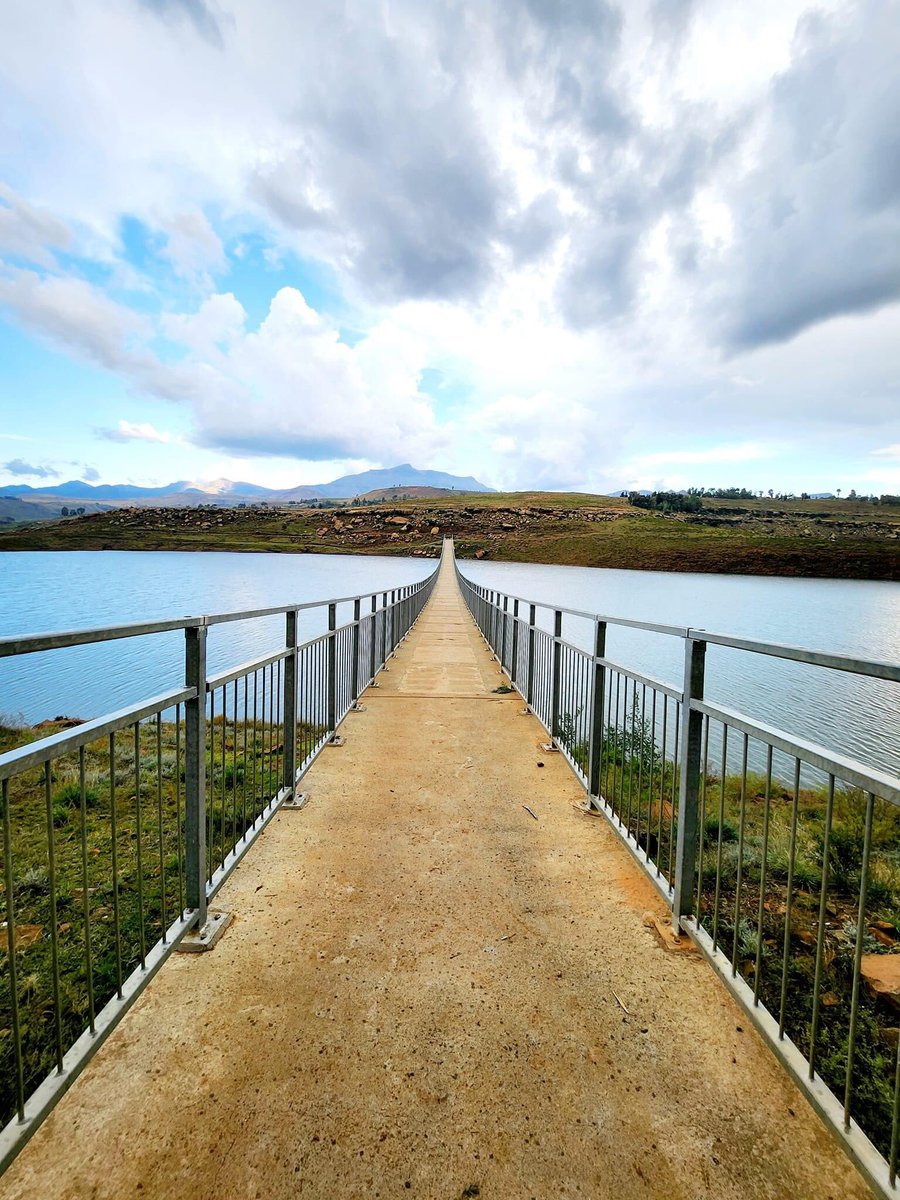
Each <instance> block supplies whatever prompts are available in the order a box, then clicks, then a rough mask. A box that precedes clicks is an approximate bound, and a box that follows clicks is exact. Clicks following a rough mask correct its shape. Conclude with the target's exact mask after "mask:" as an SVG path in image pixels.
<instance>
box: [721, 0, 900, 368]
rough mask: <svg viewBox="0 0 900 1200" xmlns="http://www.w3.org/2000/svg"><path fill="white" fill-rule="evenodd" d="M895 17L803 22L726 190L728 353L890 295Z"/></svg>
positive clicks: (858, 13) (894, 275) (896, 243)
mask: <svg viewBox="0 0 900 1200" xmlns="http://www.w3.org/2000/svg"><path fill="white" fill-rule="evenodd" d="M898 53H900V22H898V21H897V13H896V11H895V10H893V6H892V5H883V4H881V3H878V2H877V0H862V2H861V3H859V4H858V5H855V6H853V7H852V8H848V9H846V10H842V11H840V12H838V13H835V14H832V15H830V16H824V15H823V14H821V13H810V14H809V15H807V16H805V17H803V18H802V20H801V22H800V24H799V26H798V29H797V34H796V38H795V42H794V47H793V54H792V61H791V63H790V65H789V67H788V68H787V69H785V70H784V71H782V72H781V73H780V74H779V75H778V76H776V78H775V79H774V80H773V81H772V84H771V86H770V89H769V94H768V96H767V97H766V100H765V102H764V104H762V105H761V107H760V110H759V113H758V127H757V131H756V136H757V138H758V153H757V155H756V160H755V162H754V163H753V165H752V167H751V168H750V169H749V170H748V171H747V172H746V173H745V174H744V176H743V177H742V178H740V179H738V180H736V181H735V182H734V184H733V186H732V187H731V189H730V191H729V194H728V202H729V207H730V209H731V217H732V222H733V226H734V234H735V237H734V243H733V246H732V247H731V248H730V250H729V251H728V252H727V253H726V254H725V255H724V256H723V259H722V261H721V263H719V264H718V266H717V271H718V272H719V274H718V280H717V284H716V287H715V293H716V303H717V304H718V305H721V306H722V310H721V311H722V312H723V313H724V320H723V328H724V332H725V335H726V337H727V338H728V340H729V342H730V344H731V345H732V346H740V347H744V346H756V345H759V344H761V343H766V342H775V341H783V340H786V339H789V338H791V337H793V336H795V335H796V334H797V333H798V332H799V331H801V330H803V329H805V328H809V327H810V326H813V325H815V324H818V323H820V322H822V321H825V320H827V319H829V318H831V317H834V316H836V315H840V314H846V313H854V312H864V311H867V310H870V309H873V308H876V307H878V306H879V305H883V304H886V303H888V302H891V301H896V300H897V299H898V298H900V166H898V163H900V133H898V129H900V124H898V122H900V75H898V72H897V69H896V66H897V56H898Z"/></svg>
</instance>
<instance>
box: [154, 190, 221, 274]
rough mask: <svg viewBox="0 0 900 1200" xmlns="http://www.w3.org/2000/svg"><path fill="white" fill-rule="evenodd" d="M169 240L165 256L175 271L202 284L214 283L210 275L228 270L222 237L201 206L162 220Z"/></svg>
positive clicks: (164, 250)
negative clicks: (201, 209)
mask: <svg viewBox="0 0 900 1200" xmlns="http://www.w3.org/2000/svg"><path fill="white" fill-rule="evenodd" d="M159 227H160V228H161V229H162V230H163V231H164V232H165V233H166V235H167V238H168V240H167V242H166V245H165V247H164V248H163V250H162V257H163V258H165V259H168V261H169V262H170V263H171V264H172V266H173V268H174V270H175V273H176V274H177V275H180V276H181V277H182V278H183V279H186V280H187V281H188V282H190V283H193V284H195V285H197V286H200V287H206V288H209V287H211V286H212V280H211V275H217V274H219V273H221V272H222V271H224V270H225V268H226V266H227V259H226V257H225V247H224V246H223V245H222V240H221V238H220V237H219V235H218V234H217V233H216V231H215V230H214V229H213V227H212V226H211V225H210V223H209V221H208V220H207V218H206V215H205V214H204V213H203V212H201V211H200V210H199V209H195V210H193V211H191V212H182V213H178V214H177V215H176V216H173V217H169V218H165V219H163V220H161V221H160V222H159Z"/></svg>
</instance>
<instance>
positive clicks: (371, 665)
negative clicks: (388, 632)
mask: <svg viewBox="0 0 900 1200" xmlns="http://www.w3.org/2000/svg"><path fill="white" fill-rule="evenodd" d="M377 610H378V597H377V595H376V594H375V593H374V592H373V593H372V621H371V625H372V637H371V641H372V644H371V646H370V647H369V679H370V680H371V679H374V678H375V641H376V636H375V635H376V634H377V632H378V629H377V625H376V622H377V620H378V618H377V616H376V615H375V614H376V612H377Z"/></svg>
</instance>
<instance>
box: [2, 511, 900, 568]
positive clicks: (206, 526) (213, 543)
mask: <svg viewBox="0 0 900 1200" xmlns="http://www.w3.org/2000/svg"><path fill="white" fill-rule="evenodd" d="M446 534H450V535H452V536H453V537H454V538H455V539H456V545H457V553H458V554H459V556H460V557H461V558H491V559H497V560H502V561H508V562H537V563H558V564H569V565H573V566H590V567H619V568H629V569H643V570H667V571H703V572H721V573H725V574H748V575H806V576H814V577H815V576H817V577H822V578H844V579H886V580H898V579H900V507H897V506H888V505H870V504H866V503H861V502H855V501H786V502H777V501H771V500H767V501H747V502H737V503H736V502H734V501H731V502H727V503H722V502H716V501H706V502H705V503H704V509H703V511H702V512H699V513H657V512H649V511H646V510H643V509H637V508H632V507H631V506H630V505H628V503H627V502H626V501H625V500H622V499H618V498H608V497H601V496H583V495H575V494H559V493H553V494H549V493H547V494H545V493H529V494H517V495H508V496H501V495H491V496H478V497H475V496H469V497H465V498H462V497H461V498H454V499H452V500H442V501H439V502H437V501H435V500H434V499H433V498H430V497H429V498H422V499H418V500H415V499H414V500H408V501H403V502H400V503H396V504H371V503H370V504H366V505H360V506H355V507H354V506H341V507H339V508H327V509H317V508H303V507H296V506H295V507H267V508H263V507H252V506H251V507H247V508H153V509H149V508H123V509H118V510H115V511H113V512H108V513H100V514H96V515H93V516H86V517H82V518H78V519H76V520H71V519H69V520H67V521H61V522H53V523H50V522H45V523H42V524H39V525H32V526H27V527H20V528H18V529H16V530H12V531H10V532H8V533H3V534H0V550H41V549H46V550H89V549H93V550H98V549H109V550H136V549H144V550H239V551H253V550H267V551H276V552H277V551H281V552H287V553H345V554H403V555H413V556H419V557H425V556H427V557H431V556H436V555H437V554H438V553H439V551H440V543H441V538H442V537H443V536H444V535H446Z"/></svg>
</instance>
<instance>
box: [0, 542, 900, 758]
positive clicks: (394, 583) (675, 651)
mask: <svg viewBox="0 0 900 1200" xmlns="http://www.w3.org/2000/svg"><path fill="white" fill-rule="evenodd" d="M433 566H434V563H433V562H431V561H427V560H420V559H403V558H368V557H361V556H350V555H334V556H330V555H329V556H326V555H321V556H320V555H284V554H205V553H204V554H198V553H193V554H192V553H164V552H148V553H140V552H115V551H93V552H83V553H23V554H0V637H2V636H10V635H15V634H22V633H39V632H46V631H48V630H54V629H72V628H79V627H82V628H84V627H90V626H95V625H108V624H114V623H117V622H124V621H140V620H157V619H162V618H166V617H179V616H184V615H187V614H198V613H204V612H205V613H211V612H225V611H228V610H235V609H246V608H254V607H259V608H262V607H266V606H269V605H281V604H285V605H287V604H291V603H303V602H305V601H308V600H319V599H323V600H325V599H328V598H329V597H331V596H338V595H353V594H355V593H357V592H362V591H368V590H370V589H374V590H379V589H380V590H384V589H385V588H392V587H399V586H401V585H403V584H406V583H413V582H415V581H416V580H419V579H423V578H424V577H425V576H426V575H427V574H429V572H430V571H431V570H432V568H433ZM462 569H463V572H464V573H465V574H467V575H468V576H469V577H470V578H472V579H473V580H475V581H477V582H479V583H483V584H485V585H487V586H489V587H494V588H498V589H500V590H503V591H506V592H510V593H514V594H518V595H520V596H523V597H528V598H532V599H535V600H538V601H543V602H545V603H547V604H548V605H550V606H552V605H555V604H559V605H563V606H565V607H567V608H576V609H583V610H585V611H588V612H598V613H603V614H605V615H608V616H627V617H631V618H636V619H638V620H648V621H658V622H664V623H671V624H675V625H691V626H693V627H695V628H701V627H702V628H706V629H709V630H715V631H716V632H720V633H735V634H739V635H743V636H748V637H754V638H759V639H763V640H766V641H778V642H787V643H792V644H795V645H804V646H808V647H815V648H818V649H823V650H831V651H837V652H843V653H848V654H854V655H858V656H861V657H865V658H871V659H878V660H886V661H890V662H898V661H900V586H898V585H897V584H892V583H870V582H857V581H852V582H846V581H836V580H810V579H759V578H753V577H748V576H734V575H683V574H675V573H662V572H653V571H609V570H594V569H589V568H582V567H548V566H534V565H526V564H516V563H476V562H464V563H463V564H462ZM349 616H350V607H349V606H345V607H344V608H343V609H342V610H341V611H339V614H338V620H339V622H341V621H343V620H347V619H348V618H349ZM538 620H539V623H540V624H542V625H543V626H544V627H545V628H550V627H551V626H552V611H551V610H550V609H543V610H539V613H538ZM324 627H325V615H324V613H322V612H320V613H316V614H310V615H306V616H305V617H304V618H303V619H302V622H301V632H302V636H305V637H310V636H313V635H315V634H317V633H320V632H321V631H322V629H323V628H324ZM564 634H565V636H566V637H567V638H569V640H571V641H574V642H575V643H576V644H579V645H583V646H584V647H585V648H588V647H589V646H590V645H591V639H592V630H591V626H590V623H588V622H586V621H580V620H576V619H571V620H567V621H566V623H565V625H564ZM283 640H284V629H283V623H282V621H281V620H280V619H279V618H265V619H263V620H258V621H246V622H238V623H235V624H229V625H224V626H220V627H213V628H212V629H211V631H210V635H209V669H210V671H211V672H213V671H217V670H222V669H224V668H226V667H230V666H233V665H236V664H238V663H240V662H244V661H246V660H248V659H250V658H253V657H255V656H256V655H259V654H262V653H264V652H266V651H268V650H274V649H276V648H278V647H279V646H281V645H282V644H283ZM608 654H609V656H610V657H612V658H613V659H615V660H616V661H619V662H621V663H622V664H623V665H625V666H630V667H633V668H634V669H636V670H638V671H643V672H645V673H648V674H651V675H655V676H657V677H659V678H662V679H666V680H668V681H670V682H671V683H674V684H676V685H679V686H680V682H681V672H682V644H681V641H680V639H675V638H666V637H662V636H660V635H654V634H645V633H641V632H639V631H634V630H621V629H616V628H615V627H614V626H610V628H609V636H608ZM182 655H183V634H181V633H177V632H176V633H172V634H162V635H157V636H155V637H142V638H131V639H128V640H126V641H120V642H114V643H106V644H101V645H95V646H84V647H77V648H73V649H70V650H61V651H54V652H53V653H52V654H37V655H27V656H24V657H21V658H18V659H15V660H11V659H0V714H10V715H13V716H16V715H19V714H21V715H22V716H23V717H24V718H25V719H26V720H28V721H30V722H35V721H39V720H42V719H44V718H46V717H52V716H56V715H58V714H66V715H70V716H77V717H85V718H86V717H92V716H98V715H100V714H102V713H104V712H109V711H111V710H113V709H116V708H120V707H124V706H125V705H127V704H131V703H134V702H135V701H137V700H140V699H142V698H145V697H147V696H151V695H154V694H156V693H158V692H161V691H164V690H166V689H168V688H170V687H177V686H179V685H180V684H181V681H182V671H183V663H182ZM706 690H707V695H708V696H709V697H710V699H712V700H713V701H718V702H720V703H723V704H726V705H728V706H729V707H732V708H736V709H739V710H741V711H743V712H746V713H747V714H748V715H750V716H753V717H756V718H758V719H760V720H764V721H766V722H768V723H769V724H772V725H776V726H779V727H781V728H784V729H787V730H789V731H791V732H793V733H796V734H799V735H801V736H803V737H807V738H809V739H810V740H812V741H816V742H820V743H824V744H825V745H827V746H829V747H831V748H833V749H836V750H839V751H842V752H844V753H847V754H851V755H853V756H855V757H859V758H861V759H863V761H865V762H868V763H871V764H872V765H879V766H881V767H882V768H884V769H887V770H890V771H892V772H893V773H898V772H900V687H898V686H897V685H894V684H889V683H885V682H882V681H879V680H868V679H864V678H861V677H859V676H850V675H844V674H839V673H836V672H833V671H825V670H823V669H821V668H815V667H805V666H802V665H800V664H796V663H785V662H779V661H778V660H776V659H773V658H768V657H767V658H760V657H759V656H756V655H751V654H747V653H744V652H741V651H733V650H725V649H720V648H717V647H710V651H709V655H708V658H707V689H706Z"/></svg>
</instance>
